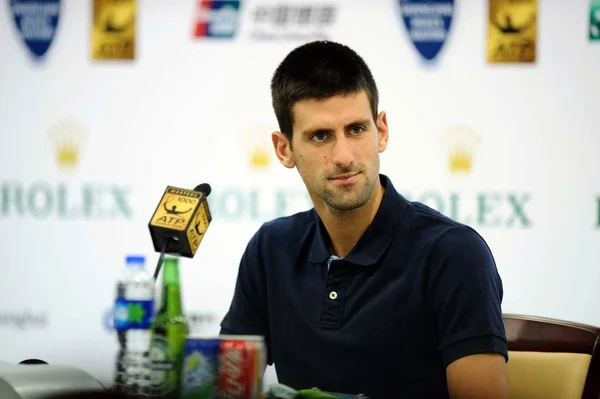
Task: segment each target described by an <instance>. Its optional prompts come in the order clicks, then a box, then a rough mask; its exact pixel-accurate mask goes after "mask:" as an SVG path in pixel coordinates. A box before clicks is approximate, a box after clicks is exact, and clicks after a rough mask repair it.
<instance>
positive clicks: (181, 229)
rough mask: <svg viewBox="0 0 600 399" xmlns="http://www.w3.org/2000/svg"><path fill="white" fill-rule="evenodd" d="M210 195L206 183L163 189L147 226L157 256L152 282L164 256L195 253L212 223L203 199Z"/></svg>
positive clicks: (189, 255)
mask: <svg viewBox="0 0 600 399" xmlns="http://www.w3.org/2000/svg"><path fill="white" fill-rule="evenodd" d="M210 192H211V187H210V184H208V183H202V184H199V185H198V186H196V188H194V189H193V190H186V189H183V188H178V187H172V186H167V188H166V190H165V192H164V193H163V196H162V198H161V199H160V201H159V203H158V206H157V207H156V210H155V211H154V214H153V215H152V218H151V219H150V222H149V223H148V228H149V229H150V236H151V237H152V243H153V245H154V250H155V251H156V252H160V254H161V255H160V259H159V261H158V265H157V267H156V271H155V273H154V278H155V279H156V277H157V276H158V273H159V270H160V266H161V264H162V260H163V258H164V255H165V254H166V253H168V254H175V255H180V256H184V257H186V258H193V257H194V255H195V254H196V250H197V249H198V246H199V245H200V242H201V241H202V239H203V238H204V233H206V230H207V229H208V226H209V225H210V222H211V221H212V216H211V214H210V209H209V208H208V201H207V200H206V198H207V197H208V195H209V194H210Z"/></svg>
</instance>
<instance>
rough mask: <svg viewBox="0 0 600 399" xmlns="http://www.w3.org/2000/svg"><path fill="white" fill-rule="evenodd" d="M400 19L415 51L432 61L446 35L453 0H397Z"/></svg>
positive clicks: (450, 20) (452, 12) (450, 19)
mask: <svg viewBox="0 0 600 399" xmlns="http://www.w3.org/2000/svg"><path fill="white" fill-rule="evenodd" d="M399 1H400V13H401V15H402V21H403V22H404V26H405V27H406V29H407V31H408V36H409V38H410V40H411V41H412V42H413V44H414V46H415V47H416V49H417V51H418V52H419V53H420V54H421V56H422V57H423V58H424V59H425V60H427V61H432V60H433V59H434V58H435V57H436V56H437V55H438V53H439V52H440V50H441V49H442V46H443V45H444V42H445V41H446V39H447V37H448V32H449V31H450V25H451V23H452V16H453V14H454V0H437V1H431V0H399Z"/></svg>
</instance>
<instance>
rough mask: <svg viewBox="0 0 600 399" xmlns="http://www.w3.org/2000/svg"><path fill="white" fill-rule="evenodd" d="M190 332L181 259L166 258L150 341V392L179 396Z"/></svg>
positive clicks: (166, 395) (152, 393)
mask: <svg viewBox="0 0 600 399" xmlns="http://www.w3.org/2000/svg"><path fill="white" fill-rule="evenodd" d="M188 333H189V326H188V321H187V318H186V317H185V315H184V314H183V306H182V301H181V289H180V284H179V260H178V259H177V258H172V257H169V258H165V260H164V262H163V280H162V297H161V301H160V308H159V309H158V312H157V314H156V318H155V320H154V324H153V326H152V341H151V344H150V365H151V366H150V367H151V374H150V380H151V393H150V394H151V395H152V396H155V397H156V396H158V397H159V398H161V397H162V398H178V397H179V396H180V387H181V375H182V365H183V346H184V344H185V339H186V337H187V336H188Z"/></svg>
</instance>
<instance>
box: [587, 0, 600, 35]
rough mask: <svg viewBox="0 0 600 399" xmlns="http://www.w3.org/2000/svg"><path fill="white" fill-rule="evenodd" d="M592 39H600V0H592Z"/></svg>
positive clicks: (590, 32) (590, 33)
mask: <svg viewBox="0 0 600 399" xmlns="http://www.w3.org/2000/svg"><path fill="white" fill-rule="evenodd" d="M589 39H590V41H594V42H597V41H600V0H590V30H589Z"/></svg>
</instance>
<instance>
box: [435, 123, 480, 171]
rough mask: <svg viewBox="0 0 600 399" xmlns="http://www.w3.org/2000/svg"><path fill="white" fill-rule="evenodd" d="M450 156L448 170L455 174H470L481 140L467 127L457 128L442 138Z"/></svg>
mask: <svg viewBox="0 0 600 399" xmlns="http://www.w3.org/2000/svg"><path fill="white" fill-rule="evenodd" d="M442 141H443V142H444V145H445V147H446V148H447V154H448V169H449V170H450V172H451V173H453V174H460V173H462V174H468V173H469V172H471V168H472V166H473V157H474V152H475V150H476V148H477V146H478V145H479V143H480V141H481V139H480V137H479V136H478V135H477V134H476V133H475V131H474V130H473V129H471V128H469V127H466V126H457V127H454V128H452V129H450V130H448V131H447V132H446V134H445V135H444V136H443V137H442Z"/></svg>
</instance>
